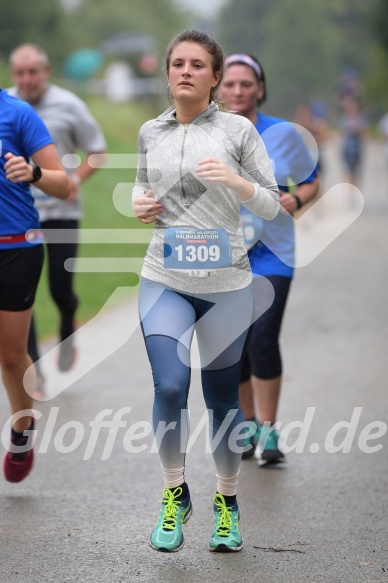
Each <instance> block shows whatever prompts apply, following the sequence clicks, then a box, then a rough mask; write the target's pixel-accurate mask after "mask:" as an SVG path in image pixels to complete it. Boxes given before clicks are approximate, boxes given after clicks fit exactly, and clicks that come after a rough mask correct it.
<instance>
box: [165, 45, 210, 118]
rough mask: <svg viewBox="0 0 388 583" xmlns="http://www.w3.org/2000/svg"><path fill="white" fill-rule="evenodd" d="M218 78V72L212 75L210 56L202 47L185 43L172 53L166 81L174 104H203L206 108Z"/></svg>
mask: <svg viewBox="0 0 388 583" xmlns="http://www.w3.org/2000/svg"><path fill="white" fill-rule="evenodd" d="M219 78H220V73H219V72H217V73H215V74H214V73H213V68H212V58H211V55H210V54H209V53H208V52H207V50H206V49H205V48H204V47H203V46H202V45H199V44H197V43H195V42H191V41H185V42H182V43H180V44H179V45H177V46H176V47H175V49H174V50H173V51H172V53H171V56H170V67H169V71H168V73H167V81H168V83H169V85H170V92H171V95H172V96H173V98H174V100H175V102H177V103H179V102H182V103H184V102H188V103H196V102H198V103H202V102H204V105H206V107H207V105H208V103H209V97H210V91H211V89H212V88H213V87H216V85H217V83H218V81H219Z"/></svg>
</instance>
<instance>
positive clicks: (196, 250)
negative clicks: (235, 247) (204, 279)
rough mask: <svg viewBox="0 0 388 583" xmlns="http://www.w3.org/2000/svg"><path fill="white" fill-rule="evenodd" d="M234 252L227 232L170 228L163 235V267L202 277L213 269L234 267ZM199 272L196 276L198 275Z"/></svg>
mask: <svg viewBox="0 0 388 583" xmlns="http://www.w3.org/2000/svg"><path fill="white" fill-rule="evenodd" d="M231 265H232V251H231V247H230V241H229V236H228V233H227V232H226V231H225V230H224V229H184V228H170V229H166V230H165V232H164V267H165V268H166V269H179V270H184V271H190V272H191V273H189V275H193V276H198V277H200V276H202V275H203V274H204V273H205V272H208V271H209V270H212V269H220V268H224V267H231ZM195 272H197V273H195Z"/></svg>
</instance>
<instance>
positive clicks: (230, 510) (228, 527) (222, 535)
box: [209, 493, 244, 553]
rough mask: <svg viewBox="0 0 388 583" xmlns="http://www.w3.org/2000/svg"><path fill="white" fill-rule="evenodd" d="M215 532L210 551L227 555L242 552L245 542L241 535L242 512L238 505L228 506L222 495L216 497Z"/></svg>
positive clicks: (210, 543)
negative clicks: (227, 553) (240, 521)
mask: <svg viewBox="0 0 388 583" xmlns="http://www.w3.org/2000/svg"><path fill="white" fill-rule="evenodd" d="M213 501H214V530H213V534H212V537H211V539H210V542H209V550H210V551H214V552H218V553H226V552H235V551H241V549H242V548H243V546H244V544H243V540H242V538H241V534H240V527H239V520H240V511H239V509H238V506H237V504H233V506H227V504H226V503H225V498H224V497H223V495H222V494H218V493H217V494H216V495H215V496H214V500H213Z"/></svg>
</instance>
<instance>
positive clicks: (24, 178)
mask: <svg viewBox="0 0 388 583" xmlns="http://www.w3.org/2000/svg"><path fill="white" fill-rule="evenodd" d="M4 158H5V159H6V160H7V162H6V163H5V164H4V170H5V172H6V176H7V178H8V180H10V181H11V182H15V183H16V182H31V180H32V166H31V164H28V162H26V160H25V159H24V158H23V156H15V154H12V153H11V152H8V153H7V154H5V156H4Z"/></svg>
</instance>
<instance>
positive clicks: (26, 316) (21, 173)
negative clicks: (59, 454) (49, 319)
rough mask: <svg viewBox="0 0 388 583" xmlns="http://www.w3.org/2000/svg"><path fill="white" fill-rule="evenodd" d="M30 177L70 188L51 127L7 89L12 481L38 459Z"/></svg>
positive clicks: (1, 223) (2, 282) (5, 255)
mask: <svg viewBox="0 0 388 583" xmlns="http://www.w3.org/2000/svg"><path fill="white" fill-rule="evenodd" d="M30 159H31V160H32V163H30ZM31 183H36V184H37V185H38V186H39V187H40V188H43V189H44V190H45V192H48V193H50V194H51V195H52V196H55V197H57V198H62V199H65V198H67V197H68V196H69V194H70V184H69V180H68V178H67V176H66V174H65V172H64V170H63V168H62V165H61V162H60V159H59V156H58V153H57V151H56V149H55V146H54V145H53V142H52V139H51V136H50V134H49V133H48V130H47V128H46V126H45V125H44V123H43V122H42V121H41V119H40V118H39V117H38V115H37V114H36V113H35V112H34V110H33V108H32V107H31V106H30V105H28V104H26V103H23V102H22V101H19V99H15V98H14V97H11V96H10V95H8V94H7V93H6V92H5V91H4V90H1V89H0V367H1V374H2V380H3V383H4V386H5V388H6V391H7V394H8V398H9V401H10V405H11V411H12V429H11V445H10V448H9V451H8V452H7V453H6V455H5V458H4V462H3V472H4V475H5V478H6V479H7V480H8V481H9V482H20V481H21V480H23V479H24V478H25V477H26V476H27V475H28V474H29V472H30V471H31V468H32V465H33V460H34V453H33V449H32V446H31V445H30V443H28V440H29V437H30V435H31V432H32V430H33V429H34V419H33V417H32V411H31V409H32V405H33V401H32V398H31V396H30V394H31V393H32V392H33V389H34V386H35V378H33V376H34V369H33V367H31V368H29V367H30V365H31V364H32V360H31V358H30V357H29V355H28V352H27V338H28V331H29V327H30V321H31V314H32V305H33V303H34V298H35V292H36V288H37V285H38V281H39V276H40V273H41V269H42V264H43V245H42V242H43V241H42V236H41V233H40V231H39V227H40V225H39V218H38V212H37V210H36V208H35V206H34V201H33V198H32V195H31V190H30V184H31ZM27 369H29V370H28V372H27ZM26 372H27V374H26V378H24V377H25V373H26Z"/></svg>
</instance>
